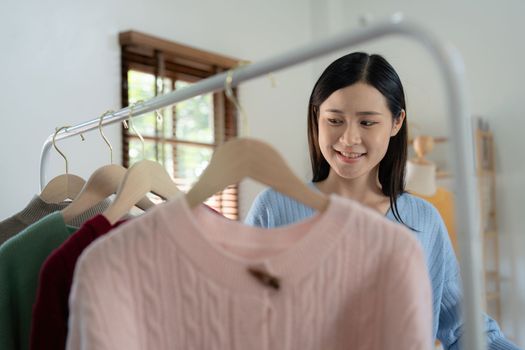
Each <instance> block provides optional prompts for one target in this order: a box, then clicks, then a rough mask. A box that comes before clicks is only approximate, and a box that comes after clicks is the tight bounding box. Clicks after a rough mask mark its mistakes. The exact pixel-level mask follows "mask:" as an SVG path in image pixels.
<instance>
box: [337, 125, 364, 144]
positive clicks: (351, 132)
mask: <svg viewBox="0 0 525 350" xmlns="http://www.w3.org/2000/svg"><path fill="white" fill-rule="evenodd" d="M339 141H340V142H341V143H343V144H344V145H345V146H353V145H356V144H359V143H361V134H360V133H359V128H358V127H357V126H356V125H351V124H348V125H347V126H346V128H345V130H344V132H343V134H342V135H341V137H340V138H339Z"/></svg>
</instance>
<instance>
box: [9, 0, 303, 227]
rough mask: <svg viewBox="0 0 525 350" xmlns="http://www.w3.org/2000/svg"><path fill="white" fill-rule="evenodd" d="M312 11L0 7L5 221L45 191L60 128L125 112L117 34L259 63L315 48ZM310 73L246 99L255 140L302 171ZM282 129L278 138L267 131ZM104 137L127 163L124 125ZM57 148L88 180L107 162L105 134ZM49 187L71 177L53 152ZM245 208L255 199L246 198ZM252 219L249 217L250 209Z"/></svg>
mask: <svg viewBox="0 0 525 350" xmlns="http://www.w3.org/2000/svg"><path fill="white" fill-rule="evenodd" d="M309 24H310V17H309V8H308V6H307V5H304V4H303V2H302V1H301V0H290V1H285V2H282V1H278V0H269V1H264V2H258V1H241V0H230V1H220V2H219V1H212V0H207V1H182V0H177V1H166V0H155V1H144V0H129V1H124V0H112V1H102V0H93V1H65V0H50V1H36V0H33V1H25V2H21V1H14V0H7V1H6V0H4V1H2V2H1V4H0V43H2V55H0V67H2V84H1V86H0V96H1V98H2V103H1V104H0V120H1V121H2V125H3V128H4V129H3V133H2V134H3V135H2V137H0V142H1V148H2V181H1V182H0V193H1V194H2V197H3V198H4V200H3V201H1V203H0V219H2V218H5V217H7V216H9V215H11V214H13V213H15V212H17V211H18V210H20V209H21V208H22V207H23V206H25V204H26V203H27V202H28V201H29V200H30V199H31V197H32V196H33V195H34V194H36V193H38V191H39V175H38V170H39V168H38V167H39V164H38V162H39V156H40V149H41V146H42V144H43V142H44V140H45V139H46V137H47V136H48V135H49V134H50V133H52V132H53V129H54V127H55V126H62V125H66V124H75V123H79V122H82V121H85V120H89V119H92V118H95V117H97V116H99V115H100V114H102V113H103V112H104V111H106V110H108V109H117V108H119V107H120V49H119V45H118V33H119V32H121V31H125V30H129V29H133V30H137V31H142V32H145V33H148V34H152V35H155V36H159V37H162V38H166V39H169V40H174V41H177V42H181V43H185V44H188V45H191V46H194V47H198V48H203V49H206V50H210V51H214V52H217V53H221V54H225V55H229V56H233V57H237V58H240V59H247V60H251V61H259V60H261V59H263V58H265V57H269V56H272V55H275V54H276V53H279V52H282V51H285V50H287V49H289V48H290V47H293V46H296V45H300V44H304V43H307V42H308V41H309V37H310V27H309ZM310 71H311V70H310V68H308V66H302V67H297V68H293V69H291V70H288V71H283V72H280V73H278V74H276V79H277V83H278V86H277V87H276V88H271V84H270V80H269V79H266V78H262V79H259V80H254V81H253V82H249V83H246V84H245V85H243V87H242V91H241V98H242V101H243V105H244V108H245V109H246V111H247V112H248V115H249V117H250V123H251V124H252V125H251V126H250V128H251V130H253V132H252V135H253V136H259V137H263V138H265V139H267V140H268V141H270V142H272V143H273V144H275V145H276V146H277V147H278V148H280V149H281V150H282V153H283V154H284V156H285V157H286V158H287V159H288V160H289V161H290V163H291V164H292V167H294V168H295V169H296V170H299V169H301V167H302V166H303V162H302V161H300V160H297V159H296V158H295V155H296V154H298V153H301V152H302V150H301V147H300V146H298V145H300V141H298V140H300V137H299V135H302V133H299V134H298V136H297V138H295V139H294V133H289V134H290V135H286V137H285V132H286V131H288V130H290V129H295V128H299V129H301V128H304V123H302V122H301V123H299V124H295V123H294V122H292V119H290V118H289V117H290V116H294V115H304V114H305V110H306V107H305V105H306V102H305V101H306V100H307V98H308V97H307V90H308V87H309V86H310V85H311V76H310ZM270 120H271V121H277V123H278V124H279V128H278V132H274V130H273V129H269V128H267V127H266V126H267V125H268V124H269V121H270ZM105 133H106V135H107V136H108V138H109V139H110V140H111V141H112V143H113V145H114V146H115V147H114V148H115V151H116V152H115V155H114V158H115V159H116V160H119V159H120V150H119V145H120V126H110V127H108V128H106V129H105ZM85 136H86V139H87V140H86V141H85V142H81V141H80V138H74V139H69V140H65V141H63V142H60V143H59V145H60V146H61V148H62V149H63V151H64V152H65V153H66V155H67V156H68V157H69V160H70V172H72V173H75V174H78V175H81V176H83V177H85V178H87V177H89V174H91V172H92V171H93V170H94V169H96V168H97V167H99V166H101V165H104V164H106V163H107V162H108V160H109V155H108V150H107V148H106V146H105V144H104V143H103V141H102V139H101V138H100V136H99V134H98V132H90V133H88V134H86V135H85ZM51 155H52V159H51V161H50V163H49V166H48V179H49V178H51V177H52V176H55V175H58V174H60V173H62V172H63V171H64V163H63V160H62V158H59V156H58V155H57V154H56V152H54V151H52V152H51ZM246 193H247V194H246V198H245V197H243V198H242V199H241V200H242V203H243V208H244V207H246V206H249V205H250V202H251V198H252V197H253V195H254V193H253V190H252V191H251V192H250V191H246ZM243 210H244V209H243Z"/></svg>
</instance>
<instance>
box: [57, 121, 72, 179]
mask: <svg viewBox="0 0 525 350" xmlns="http://www.w3.org/2000/svg"><path fill="white" fill-rule="evenodd" d="M70 127H71V126H69V125H66V126H62V127H60V128H55V134H54V135H53V147H55V149H56V151H57V152H58V153H59V154H60V155H61V156H62V158H64V161H65V162H66V174H68V173H69V163H68V161H67V157H66V155H65V154H64V153H63V152H62V151H61V150H59V149H58V147H57V144H56V137H57V134H58V133H59V132H60V130H64V129H67V128H70Z"/></svg>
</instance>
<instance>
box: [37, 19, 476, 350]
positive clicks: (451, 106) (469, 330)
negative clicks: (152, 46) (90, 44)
mask: <svg viewBox="0 0 525 350" xmlns="http://www.w3.org/2000/svg"><path fill="white" fill-rule="evenodd" d="M390 35H401V36H406V37H409V38H412V39H414V40H415V41H416V42H418V43H420V44H421V45H422V46H423V47H424V48H426V49H427V50H428V51H429V52H430V54H431V56H432V57H433V59H434V60H435V62H436V64H437V65H438V66H439V68H440V70H441V74H442V75H443V77H444V81H445V91H446V95H447V99H448V115H449V120H450V123H451V125H453V127H451V133H452V135H451V136H452V137H451V142H452V149H453V152H452V154H451V155H450V157H451V159H452V160H453V163H452V169H453V171H454V174H455V175H456V177H455V178H456V181H457V183H456V187H457V191H456V192H457V203H456V218H457V220H458V222H457V230H458V233H459V234H458V241H459V246H460V252H461V257H462V259H461V262H460V268H461V272H462V281H463V291H464V295H465V296H468V297H466V298H464V299H463V304H462V305H463V315H464V320H465V326H464V327H465V328H464V331H465V332H464V337H463V338H462V341H463V344H462V348H463V349H469V350H471V349H472V350H474V349H475V350H481V349H486V341H485V338H484V332H482V316H481V255H480V242H479V240H478V238H477V236H478V232H479V230H478V228H479V227H478V226H479V220H478V214H477V206H476V204H475V203H476V178H475V170H474V157H473V145H472V133H471V128H470V116H469V110H468V108H467V103H466V98H465V96H466V88H465V81H464V68H463V61H462V58H461V57H460V55H459V53H458V52H457V51H456V50H455V49H454V48H453V47H452V46H449V45H447V44H445V43H443V42H441V41H440V40H438V39H437V38H436V37H435V36H434V35H433V34H432V33H430V32H429V31H427V30H426V29H425V28H423V27H421V26H420V25H418V24H416V23H413V22H411V21H407V20H405V19H404V18H403V16H402V15H399V14H397V15H394V16H392V17H391V18H389V19H388V20H387V21H384V22H378V23H375V24H371V25H369V26H368V27H366V28H361V29H358V30H355V31H353V32H351V33H342V34H339V35H337V36H334V37H331V38H328V39H326V40H322V41H319V42H316V43H313V44H310V45H306V46H303V47H300V48H298V49H294V50H291V51H289V52H286V53H284V54H281V55H279V56H275V57H273V58H270V59H267V60H264V61H262V62H258V63H254V64H251V65H247V66H243V67H240V68H238V69H235V71H234V72H233V81H232V84H231V86H232V87H235V86H237V85H239V84H240V83H241V82H243V81H247V80H249V79H253V78H256V77H259V76H262V75H265V74H268V73H271V72H274V71H277V70H281V69H284V68H287V67H290V66H293V65H296V64H299V63H302V62H305V61H308V60H310V59H313V58H316V57H319V56H322V55H325V54H327V53H330V52H334V51H337V50H340V49H344V48H348V47H350V46H352V45H358V44H362V43H364V42H367V41H370V40H372V39H377V38H381V37H386V36H390ZM227 74H228V73H227V72H224V73H220V74H217V75H214V76H212V77H210V78H207V79H204V80H201V81H199V82H198V83H195V84H192V85H190V86H188V87H186V88H183V89H178V90H176V91H173V92H170V93H168V94H165V95H161V96H157V97H154V98H152V99H150V100H148V101H145V102H144V103H143V104H140V105H138V106H135V107H134V108H133V117H135V116H139V115H141V114H144V113H148V112H151V111H154V110H157V109H159V108H162V107H166V106H169V105H172V104H174V103H177V102H181V101H184V100H187V99H189V98H192V97H195V96H197V95H201V94H205V93H209V92H214V91H219V90H223V89H224V86H225V85H224V84H225V80H226V78H227ZM129 113H130V110H129V107H126V108H122V109H120V110H118V111H116V112H115V113H114V114H112V115H109V116H107V117H105V118H104V120H103V122H102V125H107V124H113V123H116V122H120V121H123V120H125V119H127V118H128V117H129ZM99 121H100V118H99V117H97V118H94V119H92V120H90V121H87V122H84V123H81V124H78V125H75V126H72V127H69V128H67V129H64V130H63V131H61V132H59V133H58V134H57V136H56V140H57V141H58V140H62V139H65V138H69V137H72V136H75V135H78V134H80V133H83V132H86V131H90V130H93V129H96V128H98V125H99ZM52 138H53V134H51V135H50V136H49V137H48V138H47V140H46V141H45V143H44V145H43V148H42V153H41V158H40V186H41V188H43V187H44V185H45V165H46V160H47V159H48V156H49V150H50V148H51V145H52ZM400 336H403V335H400Z"/></svg>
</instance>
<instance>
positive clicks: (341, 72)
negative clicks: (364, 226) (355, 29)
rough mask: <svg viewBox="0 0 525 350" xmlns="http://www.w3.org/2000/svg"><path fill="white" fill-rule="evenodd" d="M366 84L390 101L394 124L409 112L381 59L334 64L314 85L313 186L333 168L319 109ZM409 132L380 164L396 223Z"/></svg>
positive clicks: (352, 57)
mask: <svg viewBox="0 0 525 350" xmlns="http://www.w3.org/2000/svg"><path fill="white" fill-rule="evenodd" d="M358 82H362V83H365V84H368V85H371V86H373V87H374V88H376V89H377V90H378V91H379V92H381V94H382V95H383V96H384V97H385V98H386V101H387V106H388V109H389V110H390V112H391V113H392V118H393V119H394V120H396V119H398V118H400V116H401V113H402V110H405V111H406V104H405V93H404V90H403V85H402V84H401V80H400V79H399V76H398V75H397V73H396V71H395V70H394V68H393V67H392V66H391V65H390V64H389V63H388V62H387V61H386V60H385V59H384V58H383V57H382V56H380V55H369V54H367V53H363V52H354V53H351V54H348V55H345V56H343V57H341V58H339V59H337V60H335V61H334V62H332V63H331V64H330V65H329V66H328V67H327V68H326V69H325V71H324V72H323V74H321V76H320V77H319V79H318V80H317V82H316V83H315V85H314V88H313V90H312V94H311V95H310V102H309V105H308V145H309V148H310V160H311V163H312V173H313V179H312V181H313V182H319V181H322V180H324V179H326V178H327V177H328V174H329V172H330V165H329V164H328V162H327V161H326V159H325V158H324V157H323V155H322V153H321V149H320V147H319V139H318V136H319V106H320V105H321V104H322V103H323V102H324V101H325V100H326V99H327V98H328V97H329V96H330V95H331V94H332V93H333V92H334V91H337V90H339V89H343V88H345V87H347V86H350V85H353V84H355V83H358ZM407 139H408V132H407V127H406V118H405V122H404V123H403V125H402V126H401V129H400V130H399V131H398V133H397V134H396V135H395V136H392V137H391V138H390V142H389V144H388V149H387V151H386V154H385V156H384V158H383V159H382V160H381V161H380V162H379V174H378V177H379V183H380V184H381V190H382V192H383V194H384V195H385V196H388V197H389V198H390V207H391V208H392V213H393V214H394V217H395V219H396V220H397V221H398V222H400V223H403V221H402V219H401V217H400V216H399V212H398V208H397V203H396V199H397V197H398V196H399V195H401V194H402V193H403V192H405V165H406V161H407Z"/></svg>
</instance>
